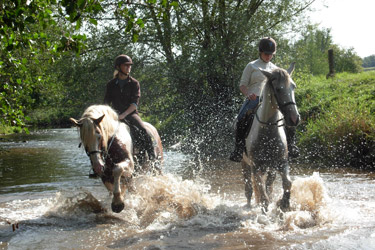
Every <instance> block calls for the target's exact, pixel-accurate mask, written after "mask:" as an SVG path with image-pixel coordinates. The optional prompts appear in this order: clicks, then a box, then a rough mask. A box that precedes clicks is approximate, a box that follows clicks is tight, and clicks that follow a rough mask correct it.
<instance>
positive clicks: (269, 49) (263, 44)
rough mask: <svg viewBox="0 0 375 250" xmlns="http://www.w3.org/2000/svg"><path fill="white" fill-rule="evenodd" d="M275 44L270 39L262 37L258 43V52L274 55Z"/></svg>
mask: <svg viewBox="0 0 375 250" xmlns="http://www.w3.org/2000/svg"><path fill="white" fill-rule="evenodd" d="M276 46H277V45H276V42H275V40H273V39H272V38H271V37H264V38H262V39H261V40H260V42H259V52H264V53H266V54H274V53H275V52H276Z"/></svg>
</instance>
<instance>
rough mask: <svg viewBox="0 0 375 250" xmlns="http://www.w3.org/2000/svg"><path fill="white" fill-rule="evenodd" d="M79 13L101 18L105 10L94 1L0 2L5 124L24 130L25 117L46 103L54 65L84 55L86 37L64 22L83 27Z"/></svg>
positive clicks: (0, 112) (0, 117)
mask: <svg viewBox="0 0 375 250" xmlns="http://www.w3.org/2000/svg"><path fill="white" fill-rule="evenodd" d="M56 9H57V12H58V13H59V14H60V15H61V17H59V16H57V17H56ZM80 11H83V12H86V13H88V12H89V13H92V14H97V13H98V12H99V11H100V8H99V7H98V2H97V1H92V0H80V1H73V0H64V1H56V0H40V1H26V0H17V1H9V0H5V1H2V2H1V4H0V34H1V43H0V52H1V54H0V82H1V87H0V124H3V125H6V126H18V127H20V128H21V127H24V126H25V118H26V117H25V115H24V113H25V111H26V110H29V109H31V108H33V107H35V105H40V104H41V103H43V101H41V100H40V98H44V97H42V95H43V88H46V85H47V83H48V77H46V75H45V73H46V71H47V70H48V68H49V63H50V62H52V61H53V60H55V59H56V58H57V57H59V56H60V55H61V54H62V53H63V52H66V51H74V52H75V53H79V52H80V51H81V48H82V47H83V44H82V41H83V40H85V36H84V35H78V34H72V33H71V32H69V31H68V29H67V28H66V27H67V26H66V25H65V22H64V20H65V17H67V19H69V20H70V21H71V22H76V23H77V26H76V27H79V24H78V22H80V21H81V19H82V18H80V14H79V13H80ZM57 34H62V35H60V36H59V35H57ZM51 85H52V86H53V84H51ZM47 88H50V87H47ZM26 119H27V118H26Z"/></svg>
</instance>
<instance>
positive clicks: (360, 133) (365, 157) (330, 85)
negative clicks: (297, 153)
mask: <svg viewBox="0 0 375 250" xmlns="http://www.w3.org/2000/svg"><path fill="white" fill-rule="evenodd" d="M296 82H297V84H298V89H297V91H296V99H297V103H298V106H299V108H300V113H301V116H302V124H301V126H300V127H299V145H300V147H301V149H302V151H303V154H304V155H305V157H306V158H305V159H307V160H310V161H317V162H325V163H328V164H329V165H332V166H343V165H349V166H356V167H364V168H374V161H375V116H374V112H375V71H367V72H362V73H359V74H348V73H342V74H337V75H336V76H335V77H334V78H330V79H326V78H325V77H323V76H319V77H305V78H303V77H300V78H299V79H297V80H296Z"/></svg>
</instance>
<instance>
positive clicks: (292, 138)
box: [285, 126, 299, 158]
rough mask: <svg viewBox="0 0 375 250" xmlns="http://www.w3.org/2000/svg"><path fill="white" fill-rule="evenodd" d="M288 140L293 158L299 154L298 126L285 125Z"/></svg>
mask: <svg viewBox="0 0 375 250" xmlns="http://www.w3.org/2000/svg"><path fill="white" fill-rule="evenodd" d="M285 133H286V140H287V143H288V155H289V156H290V157H291V158H296V157H298V156H299V148H298V147H297V146H296V127H289V126H285Z"/></svg>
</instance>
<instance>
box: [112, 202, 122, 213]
mask: <svg viewBox="0 0 375 250" xmlns="http://www.w3.org/2000/svg"><path fill="white" fill-rule="evenodd" d="M111 207H112V211H113V212H115V213H120V212H121V211H122V210H123V209H124V207H125V204H124V203H120V204H113V203H112V204H111Z"/></svg>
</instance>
